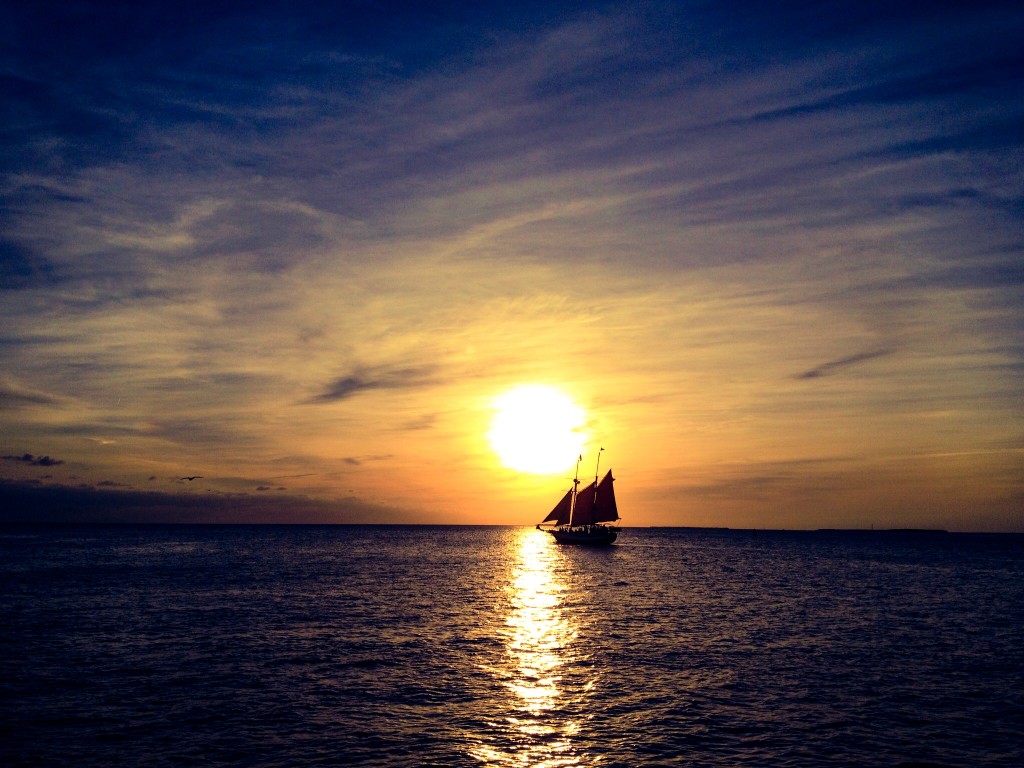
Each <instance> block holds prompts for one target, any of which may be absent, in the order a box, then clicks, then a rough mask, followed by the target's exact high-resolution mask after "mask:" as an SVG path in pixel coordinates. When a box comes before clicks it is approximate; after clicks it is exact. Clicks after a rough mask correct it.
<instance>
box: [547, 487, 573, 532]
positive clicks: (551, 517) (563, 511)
mask: <svg viewBox="0 0 1024 768" xmlns="http://www.w3.org/2000/svg"><path fill="white" fill-rule="evenodd" d="M571 509H572V488H570V489H569V490H568V491H566V492H565V496H563V497H562V500H561V501H560V502H558V503H557V504H556V505H555V508H554V509H552V510H551V512H550V513H549V514H548V516H547V517H545V518H544V519H543V520H541V522H542V523H555V524H556V525H565V524H566V523H568V522H569V511H570V510H571Z"/></svg>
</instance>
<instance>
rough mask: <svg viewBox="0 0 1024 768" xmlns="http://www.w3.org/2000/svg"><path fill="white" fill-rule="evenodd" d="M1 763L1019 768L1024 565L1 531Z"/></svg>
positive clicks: (488, 541)
mask: <svg viewBox="0 0 1024 768" xmlns="http://www.w3.org/2000/svg"><path fill="white" fill-rule="evenodd" d="M0 620H2V626H0V764H2V765H6V766H15V765H43V766H50V765H71V766H115V765H121V766H134V765H140V766H141V765H146V766H178V765H203V766H215V765H240V766H301V765H364V766H489V765H493V766H609V767H610V766H629V767H634V766H667V765H673V766H675V765H679V766H737V765H763V766H836V765H850V766H854V765H857V766H860V765H865V766H875V765H877V766H911V765H925V764H927V765H948V766H1021V765H1024V631H1022V628H1024V537H1021V536H1004V535H968V534H947V535H941V534H935V535H927V534H883V533H875V534H868V533H860V534H856V533H827V532H820V533H794V532H785V533H784V532H776V533H772V532H761V533H759V534H757V535H754V534H753V533H751V532H739V531H735V532H729V531H706V530H703V531H702V530H692V529H626V530H624V531H623V533H622V535H621V537H620V541H619V544H617V545H616V546H614V547H610V548H605V549H585V548H573V547H559V546H558V545H555V544H554V543H553V542H552V541H550V537H549V536H547V535H546V534H543V533H541V532H539V531H535V530H533V529H520V528H487V527H400V526H395V527H373V526H338V527H317V526H313V527H244V526H239V527H173V526H168V527H160V526H151V527H109V528H107V527H86V528H51V529H44V528H3V529H0Z"/></svg>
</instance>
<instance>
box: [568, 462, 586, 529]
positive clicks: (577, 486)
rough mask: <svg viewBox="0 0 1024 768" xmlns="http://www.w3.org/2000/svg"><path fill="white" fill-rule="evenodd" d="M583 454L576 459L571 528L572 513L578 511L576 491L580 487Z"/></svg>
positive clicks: (570, 508) (570, 517)
mask: <svg viewBox="0 0 1024 768" xmlns="http://www.w3.org/2000/svg"><path fill="white" fill-rule="evenodd" d="M581 461H583V454H582V453H581V454H580V455H579V456H577V457H576V474H575V476H574V477H573V479H572V504H571V505H570V506H569V527H570V528H571V527H572V513H573V512H574V511H575V510H576V489H577V488H579V486H580V462H581Z"/></svg>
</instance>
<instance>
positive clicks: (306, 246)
mask: <svg viewBox="0 0 1024 768" xmlns="http://www.w3.org/2000/svg"><path fill="white" fill-rule="evenodd" d="M492 5H499V4H489V3H441V4H427V3H409V4H402V3H370V2H334V3H326V2H323V3H306V2H301V0H292V2H287V3H284V2H260V0H250V1H249V2H245V3H241V2H239V3H234V2H220V3H218V2H205V3H202V4H198V3H197V4H192V3H182V2H174V3H165V2H145V3H109V4H108V3H100V2H87V1H82V2H74V1H73V0H72V1H68V0H64V1H62V2H59V3H58V2H46V1H42V2H33V3H13V2H12V3H4V4H3V7H2V10H0V18H2V22H3V23H2V24H0V41H2V45H0V79H2V80H0V81H2V86H0V87H2V99H0V107H2V123H0V125H2V128H0V195H2V203H0V457H2V458H0V520H70V521H75V520H81V521H117V522H124V521H142V522H153V521H159V522H278V523H289V522H338V523H346V522H351V523H452V524H461V523H468V524H524V525H526V524H531V525H532V524H534V523H536V522H538V521H539V520H540V519H542V518H543V517H544V516H545V515H546V514H547V512H548V511H549V509H550V508H551V507H552V506H553V505H554V503H555V502H556V501H557V500H558V499H559V497H560V496H561V495H562V494H563V493H564V492H565V489H566V488H567V487H568V485H569V484H570V483H571V478H572V467H571V464H572V463H573V460H574V459H575V458H576V457H574V456H570V457H568V462H569V464H570V467H569V469H568V470H566V471H559V472H556V473H554V474H533V473H527V472H522V471H518V470H516V469H514V468H511V467H507V466H504V465H503V464H502V463H501V461H500V460H499V458H498V457H497V455H496V454H495V451H494V450H493V449H492V447H491V446H490V444H489V443H488V439H487V434H488V429H489V425H490V423H491V421H492V419H493V417H494V416H495V412H494V404H495V399H496V398H498V397H499V396H500V395H501V394H502V393H503V392H506V391H508V390H509V389H510V388H512V387H515V386H517V385H523V384H543V385H547V386H551V387H556V388H557V389H558V390H559V391H561V392H563V393H564V394H565V395H566V396H568V397H570V398H571V399H572V400H573V401H574V402H575V403H576V404H578V406H579V407H580V409H581V410H582V412H583V413H584V414H585V417H584V423H583V425H582V426H580V427H579V428H578V429H579V432H580V435H581V438H582V439H584V447H583V462H582V464H581V470H580V472H581V475H587V474H588V473H591V472H592V471H593V469H592V468H593V466H594V464H593V463H594V462H595V461H596V457H597V455H598V448H600V447H603V448H604V449H605V450H604V452H603V453H601V454H600V455H601V462H602V464H601V466H602V471H603V468H606V467H607V468H612V469H613V471H614V473H615V477H616V479H617V481H616V494H617V497H618V502H619V510H620V514H621V515H622V517H623V519H622V523H623V524H624V525H626V526H644V525H681V526H715V527H717V526H724V527H732V528H810V529H815V528H854V527H865V528H866V527H870V526H874V527H875V528H892V527H926V528H945V529H949V530H968V531H972V530H977V531H1024V397H1022V394H1024V388H1022V386H1021V381H1022V373H1024V312H1022V309H1024V215H1022V214H1024V173H1022V169H1024V162H1022V161H1024V53H1022V49H1021V46H1020V41H1021V40H1022V39H1024V9H1022V7H1021V6H1020V4H1019V3H985V2H981V3H978V2H974V3H930V4H918V3H905V4H901V3H891V2H884V3H882V2H873V1H871V0H868V2H818V3H793V2H781V3H770V4H766V3H744V2H737V3H720V2H707V3H703V2H623V3H617V2H607V3H585V2H584V3H560V2H557V0H556V1H552V2H520V3H513V4H500V5H503V6H504V5H507V6H509V7H505V8H492V7H490V6H492ZM193 476H195V479H194V480H187V479H183V478H186V477H193Z"/></svg>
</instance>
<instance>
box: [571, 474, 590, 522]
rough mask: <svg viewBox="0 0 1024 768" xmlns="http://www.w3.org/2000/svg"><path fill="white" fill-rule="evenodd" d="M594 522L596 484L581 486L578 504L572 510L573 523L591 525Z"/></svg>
mask: <svg viewBox="0 0 1024 768" xmlns="http://www.w3.org/2000/svg"><path fill="white" fill-rule="evenodd" d="M593 522H594V484H593V483H591V484H590V485H588V486H587V487H586V488H581V489H580V491H579V493H577V494H576V506H575V507H574V508H573V510H572V524H573V525H590V524H591V523H593Z"/></svg>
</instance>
